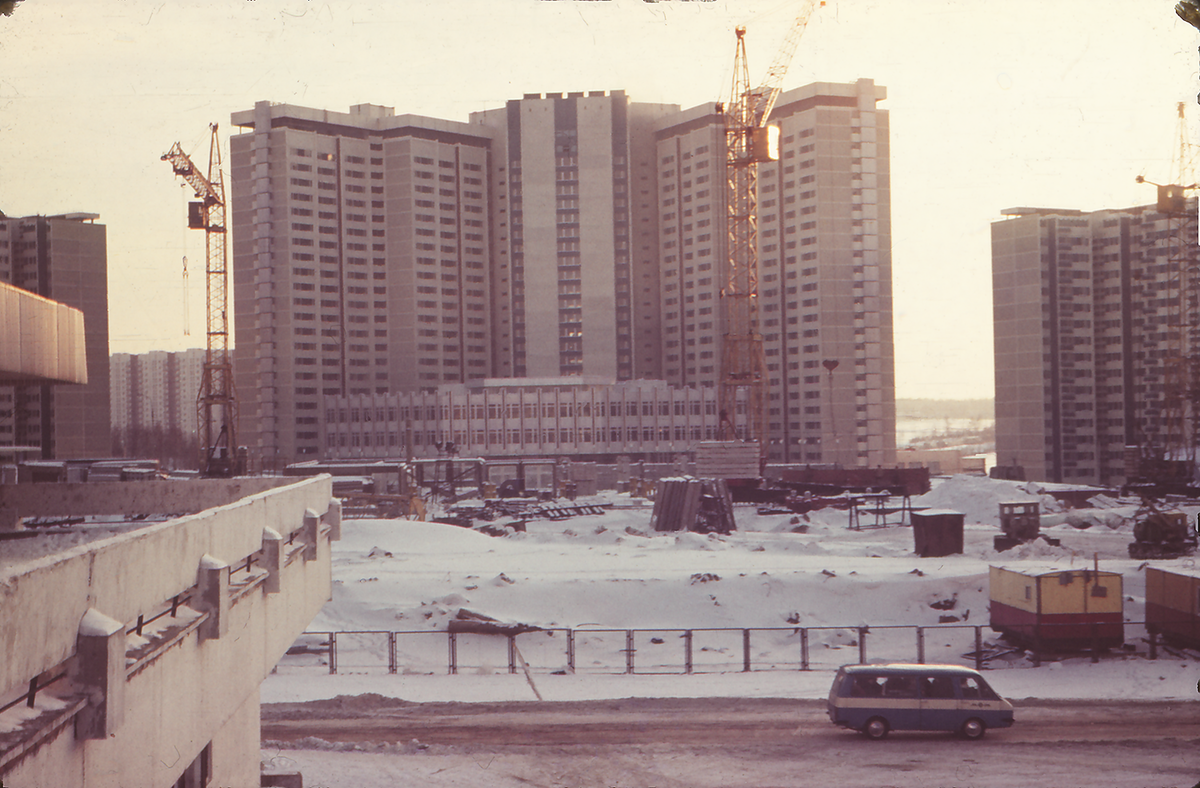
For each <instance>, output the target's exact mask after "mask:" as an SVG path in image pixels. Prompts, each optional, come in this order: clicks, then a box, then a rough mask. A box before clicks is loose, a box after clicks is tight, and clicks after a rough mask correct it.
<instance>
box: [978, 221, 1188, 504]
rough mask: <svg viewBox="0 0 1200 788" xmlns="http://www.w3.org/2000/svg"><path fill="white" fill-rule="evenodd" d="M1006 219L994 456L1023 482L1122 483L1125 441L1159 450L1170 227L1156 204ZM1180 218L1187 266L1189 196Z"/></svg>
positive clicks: (996, 226)
mask: <svg viewBox="0 0 1200 788" xmlns="http://www.w3.org/2000/svg"><path fill="white" fill-rule="evenodd" d="M1004 214H1005V215H1006V216H1007V217H1009V218H1007V219H1005V220H1003V221H998V222H995V223H993V224H992V277H993V304H994V306H993V310H994V326H995V332H994V336H995V340H994V341H995V365H996V451H997V461H998V463H999V464H1001V465H1020V466H1023V467H1024V469H1025V474H1026V477H1027V478H1031V479H1039V480H1046V481H1054V482H1079V483H1091V484H1106V485H1107V484H1121V483H1124V482H1125V481H1127V480H1128V479H1127V468H1126V457H1127V451H1126V447H1135V448H1134V453H1135V454H1136V453H1137V452H1138V451H1140V450H1141V448H1143V447H1148V446H1162V445H1163V437H1164V436H1163V433H1164V430H1166V424H1165V418H1166V413H1165V410H1164V402H1165V400H1164V393H1165V389H1166V385H1165V384H1166V377H1167V373H1168V369H1167V367H1168V364H1167V361H1168V359H1169V358H1170V357H1171V356H1172V353H1173V352H1178V347H1176V350H1175V351H1173V350H1172V347H1173V342H1175V341H1176V340H1172V337H1173V336H1174V337H1179V336H1181V335H1180V329H1179V327H1178V314H1176V316H1175V317H1174V318H1173V317H1172V309H1173V307H1172V305H1171V303H1170V302H1171V300H1172V298H1171V297H1170V293H1171V292H1172V290H1174V291H1175V292H1176V293H1178V288H1177V286H1176V287H1172V284H1171V281H1172V277H1173V276H1174V274H1173V273H1172V268H1173V267H1177V265H1178V263H1177V262H1176V263H1172V261H1171V255H1172V252H1171V247H1172V243H1173V240H1172V239H1173V236H1174V235H1175V233H1174V230H1173V229H1172V228H1171V227H1170V226H1169V221H1168V218H1167V216H1165V215H1164V214H1161V213H1158V212H1157V211H1156V208H1155V206H1153V205H1145V206H1139V207H1134V208H1128V209H1120V210H1104V211H1095V212H1091V213H1083V212H1080V211H1073V210H1057V209H1042V208H1012V209H1009V210H1006V211H1004ZM1187 215H1188V217H1189V218H1188V220H1187V222H1188V226H1187V227H1186V228H1185V229H1184V235H1186V237H1187V238H1189V239H1191V242H1190V243H1189V244H1188V245H1187V246H1186V249H1187V250H1188V251H1187V254H1188V255H1190V260H1189V261H1187V262H1186V263H1185V265H1186V267H1187V268H1189V269H1190V270H1195V268H1196V265H1197V262H1200V260H1197V249H1196V246H1195V243H1194V241H1195V238H1196V224H1195V217H1196V208H1195V203H1194V201H1192V202H1191V207H1190V210H1189V211H1188V214H1187ZM1194 287H1195V284H1194V283H1193V284H1191V285H1190V286H1187V287H1185V290H1187V292H1186V293H1185V295H1186V297H1188V298H1190V299H1192V300H1193V301H1194V298H1195V295H1194V292H1191V290H1192V288H1194ZM1176 298H1178V295H1177V296H1176ZM1183 341H1184V342H1188V343H1190V342H1192V341H1193V340H1192V339H1187V338H1185V339H1183Z"/></svg>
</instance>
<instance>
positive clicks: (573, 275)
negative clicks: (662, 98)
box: [471, 90, 679, 380]
mask: <svg viewBox="0 0 1200 788" xmlns="http://www.w3.org/2000/svg"><path fill="white" fill-rule="evenodd" d="M678 111H679V107H678V105H674V104H641V103H634V102H631V101H630V100H629V98H628V97H627V96H626V95H625V92H624V91H622V90H614V91H611V92H604V91H593V92H589V93H565V94H530V95H526V96H525V97H524V98H522V99H520V100H514V101H509V102H508V103H507V104H506V106H505V107H504V108H503V109H495V110H488V111H485V112H476V113H473V114H472V115H471V123H472V125H475V126H477V127H478V128H479V130H480V133H481V134H488V135H490V136H491V137H492V138H493V139H494V140H495V142H494V144H493V147H492V205H491V210H492V222H493V227H494V228H495V233H496V238H495V250H496V255H495V257H494V258H493V292H494V294H495V305H494V306H495V309H496V311H495V313H494V320H493V331H494V334H493V361H494V366H495V369H494V373H495V374H496V375H497V376H500V377H534V378H544V377H555V376H559V375H571V376H577V375H598V376H601V377H605V378H609V379H612V380H630V379H633V378H657V377H659V376H660V375H661V364H660V358H659V353H660V346H661V343H660V341H659V332H660V325H659V312H658V265H657V251H658V237H657V235H658V227H657V219H656V215H657V209H658V204H657V200H656V194H655V191H656V190H655V183H654V180H655V179H654V173H655V170H654V156H655V152H654V145H655V143H654V126H655V125H656V123H657V122H659V121H660V120H661V119H662V118H663V117H666V116H668V115H672V114H675V113H677V112H678Z"/></svg>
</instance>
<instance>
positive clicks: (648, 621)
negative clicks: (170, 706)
mask: <svg viewBox="0 0 1200 788" xmlns="http://www.w3.org/2000/svg"><path fill="white" fill-rule="evenodd" d="M597 500H600V501H603V502H605V503H610V504H613V506H612V508H610V509H609V510H607V512H606V513H605V514H603V515H588V516H581V517H576V518H573V519H571V520H568V521H562V522H550V521H545V520H533V521H530V522H529V524H528V531H527V532H526V533H510V534H509V535H508V536H504V537H492V536H487V535H485V534H482V533H479V532H476V531H471V530H467V529H463V528H459V527H456V526H452V525H440V524H435V523H424V522H412V521H404V520H347V521H346V522H345V523H344V524H343V536H342V539H341V541H340V542H337V543H335V545H334V564H333V573H334V591H333V599H332V601H330V602H329V603H328V604H327V605H326V606H325V608H324V609H323V610H322V611H321V613H320V615H319V616H318V617H317V619H316V620H315V621H314V622H313V623H312V625H311V626H310V627H309V629H310V631H312V632H322V631H345V630H356V631H363V630H375V631H384V632H386V631H404V632H409V631H416V632H429V633H444V630H445V629H446V626H447V623H448V622H449V621H450V620H451V619H452V618H454V617H455V616H456V615H458V614H459V611H460V610H463V609H466V610H468V611H471V612H473V613H477V614H482V615H486V616H490V617H492V618H495V619H497V620H499V621H502V622H508V623H521V624H527V625H532V626H537V627H542V628H547V629H560V630H561V629H566V628H570V629H574V630H576V631H577V633H578V632H579V630H590V633H588V632H583V633H579V634H577V635H576V672H575V674H573V675H570V674H565V673H564V670H563V669H564V668H565V666H566V650H565V636H564V635H563V634H562V633H561V632H557V633H555V634H547V633H544V632H532V633H527V634H523V635H521V636H520V637H519V638H518V643H519V647H520V650H521V652H522V657H523V658H524V659H525V660H526V661H527V662H528V663H529V665H530V668H531V682H532V683H533V684H534V685H535V686H536V691H537V692H539V693H540V694H541V696H542V697H543V698H544V699H545V700H548V701H552V700H585V699H604V698H621V697H638V696H641V697H701V696H748V697H794V698H821V697H824V696H825V695H826V694H827V692H828V688H829V682H830V677H831V671H832V670H833V669H835V668H836V667H837V666H838V665H840V664H844V663H850V662H857V661H858V646H857V641H856V635H857V632H856V630H855V629H853V628H855V627H859V626H870V627H872V628H873V629H872V631H871V632H870V634H869V635H868V641H867V654H868V659H870V660H871V661H876V660H880V661H894V660H909V661H911V660H912V659H913V658H914V657H915V644H914V630H912V629H897V630H885V629H879V627H884V626H889V625H890V626H903V627H913V626H932V625H937V624H938V623H939V620H945V619H946V618H948V617H953V618H954V619H956V621H952V622H950V623H956V624H959V625H962V627H963V628H962V629H960V630H953V631H950V632H941V631H937V632H930V631H928V630H927V636H926V644H925V647H926V659H927V661H953V662H959V663H962V664H972V663H971V660H969V659H968V658H966V657H964V654H965V653H966V652H968V651H970V650H971V649H973V648H974V631H973V627H974V626H976V625H983V626H984V629H983V635H984V637H985V639H986V642H987V643H988V644H990V645H997V646H999V645H1001V643H1000V641H999V638H998V637H997V636H996V634H995V633H993V632H992V631H991V630H990V629H988V628H987V626H986V625H987V623H988V612H987V608H988V566H989V565H990V564H1004V565H1012V564H1020V563H1022V562H1028V563H1031V564H1032V563H1036V564H1038V565H1039V566H1046V565H1048V564H1049V565H1055V566H1058V567H1060V568H1070V567H1078V568H1083V567H1090V566H1092V565H1093V563H1094V562H1095V561H1099V564H1100V567H1101V569H1105V570H1109V571H1115V572H1120V573H1121V574H1122V575H1123V576H1124V597H1125V618H1126V620H1127V621H1142V620H1144V604H1145V600H1144V571H1143V569H1144V562H1142V561H1134V560H1131V559H1129V558H1128V557H1127V553H1126V545H1127V544H1128V542H1129V541H1130V540H1131V538H1132V534H1131V532H1132V522H1131V519H1130V518H1131V517H1132V515H1133V513H1134V512H1135V511H1136V505H1135V504H1133V503H1124V504H1121V505H1114V503H1113V502H1111V501H1099V503H1100V504H1101V507H1102V508H1097V509H1088V510H1074V511H1066V510H1065V509H1064V507H1062V506H1061V505H1059V504H1058V503H1057V502H1056V501H1054V499H1053V498H1050V497H1049V496H1048V495H1045V494H1044V491H1043V490H1042V489H1041V488H1040V487H1039V486H1037V485H1034V484H1024V483H1016V482H1005V481H996V480H990V479H984V478H977V477H965V476H962V477H953V478H951V479H948V480H943V481H940V482H939V483H937V484H936V486H935V488H934V490H933V491H932V492H930V493H929V494H927V495H925V496H922V497H921V498H918V499H914V501H913V505H914V506H918V507H931V508H938V509H952V510H956V511H960V512H963V513H964V514H965V516H966V523H967V525H966V528H965V543H966V547H965V551H964V553H963V554H962V555H954V556H947V557H944V558H920V557H918V556H916V555H915V553H914V551H913V536H912V530H911V528H907V527H900V526H894V525H893V526H887V527H881V528H864V529H863V530H852V529H850V528H849V527H848V524H849V517H848V515H847V513H846V512H845V511H840V510H834V509H827V510H822V511H818V512H813V513H810V514H809V515H800V516H795V515H790V514H771V515H759V514H757V513H756V512H755V510H754V509H753V508H743V507H738V509H737V520H738V528H739V530H738V531H737V532H736V533H734V534H731V535H729V536H701V535H698V534H689V533H682V534H656V533H654V532H652V531H650V530H649V521H650V514H651V508H652V505H651V503H650V502H647V501H640V500H637V499H631V498H629V497H628V496H627V495H617V494H615V493H610V494H607V495H604V496H600V497H599V498H598V499H597ZM1018 500H1038V501H1039V502H1040V503H1041V505H1042V506H1041V511H1042V513H1043V528H1042V530H1043V533H1045V534H1047V535H1049V536H1053V537H1055V538H1057V539H1060V540H1061V543H1062V544H1061V547H1052V546H1050V545H1048V544H1046V543H1045V542H1037V543H1034V544H1030V545H1026V546H1023V547H1020V548H1017V549H1015V550H1010V551H1008V552H1005V553H997V552H995V551H994V550H993V549H992V537H993V536H994V535H996V534H997V533H998V532H999V530H998V527H997V521H998V517H997V513H998V505H997V504H998V503H999V502H1001V501H1018ZM588 502H591V501H588ZM1186 511H1187V512H1188V514H1189V516H1191V517H1193V518H1194V517H1195V513H1196V511H1197V509H1195V508H1192V509H1186ZM869 521H870V519H869V518H864V519H863V522H864V523H867V522H869ZM1193 563H1194V561H1193V559H1177V560H1172V561H1161V562H1159V561H1156V562H1155V564H1156V565H1163V566H1180V567H1183V566H1192V565H1193ZM935 605H936V606H935ZM798 627H806V628H809V627H843V628H844V629H814V630H810V632H809V642H808V648H809V656H810V661H811V666H812V668H813V670H811V671H807V672H801V671H799V670H798V669H796V668H797V667H798V663H799V659H800V657H799V654H800V651H799V649H800V645H799V634H798V632H797V631H796V628H798ZM722 628H735V629H740V628H751V629H756V630H757V629H761V630H770V631H762V632H755V633H754V635H753V638H754V639H753V644H752V658H753V663H754V666H755V668H756V670H755V671H754V672H751V673H743V672H742V671H741V667H742V662H741V660H742V650H741V649H742V640H741V632H729V631H724V632H722V631H716V630H721V629H722ZM626 629H656V630H660V632H659V633H658V636H657V637H654V634H655V633H645V634H643V635H639V638H640V639H639V641H638V642H637V644H636V646H637V649H636V657H637V660H638V667H637V670H638V674H637V675H632V676H628V675H622V673H623V670H624V662H623V660H624V656H623V654H624V651H623V650H624V648H625V641H624V633H623V632H601V631H600V630H626ZM684 629H693V630H704V631H698V632H696V634H695V635H694V641H693V654H694V659H695V662H696V670H697V671H699V672H698V673H697V674H694V675H678V674H680V673H682V666H683V648H684V647H683V644H682V640H681V633H680V632H678V631H675V630H684ZM665 630H672V631H670V632H668V631H665ZM710 630H711V631H710ZM1144 635H1145V632H1144V630H1143V629H1142V627H1140V626H1135V625H1130V626H1128V627H1127V628H1126V640H1127V644H1128V646H1130V647H1132V651H1118V652H1113V653H1112V654H1110V655H1108V656H1106V657H1104V658H1103V659H1102V660H1101V662H1099V663H1098V664H1092V663H1091V661H1090V659H1089V658H1088V657H1087V656H1086V655H1083V656H1072V657H1068V658H1063V659H1060V660H1057V661H1049V660H1048V661H1046V662H1043V664H1042V666H1041V667H1033V663H1032V662H1031V661H1030V660H1029V659H1028V658H1027V656H1026V655H1023V654H1021V653H1019V652H1018V653H1014V654H1009V655H1007V656H1006V657H1005V658H1003V659H994V660H991V661H990V663H989V668H991V669H993V670H992V672H991V674H990V681H991V683H992V684H993V685H994V686H995V687H996V688H997V690H999V691H1000V692H1001V693H1002V694H1004V695H1006V696H1008V697H1010V698H1014V699H1021V698H1139V699H1193V698H1195V697H1196V679H1197V675H1196V674H1197V665H1198V663H1196V662H1194V661H1187V660H1180V659H1178V658H1175V657H1172V656H1169V655H1166V654H1162V653H1160V658H1159V659H1158V660H1157V661H1151V660H1149V659H1147V658H1146V643H1145V642H1144V640H1143V638H1144ZM504 640H505V639H504V638H495V637H487V636H482V635H468V636H461V637H460V643H459V674H458V675H447V666H446V659H447V657H446V653H447V652H446V636H445V634H429V635H427V636H419V635H403V636H400V637H399V638H398V640H397V651H398V656H397V660H398V662H399V665H400V670H399V673H398V674H396V675H389V674H388V672H387V668H386V664H387V662H386V637H385V636H341V637H339V646H340V650H339V673H338V675H330V674H329V673H328V668H327V667H324V666H323V665H322V664H321V659H320V656H319V655H317V654H309V655H302V656H292V657H287V658H285V659H284V661H283V662H282V663H281V665H280V666H279V668H278V670H277V672H276V673H275V674H274V675H272V676H270V677H269V678H268V680H267V681H266V682H265V684H264V685H263V690H262V700H263V702H264V703H271V702H282V701H296V700H311V699H317V698H327V697H334V696H337V695H353V694H360V693H366V692H374V693H379V694H381V695H387V696H393V697H398V698H403V699H406V700H412V701H484V700H486V701H498V700H499V701H503V700H514V701H519V700H532V699H533V698H534V689H533V687H531V686H530V681H527V680H526V677H525V676H523V675H509V673H508V664H507V651H506V643H505V642H504ZM652 672H653V673H654V674H653V675H651V673H652Z"/></svg>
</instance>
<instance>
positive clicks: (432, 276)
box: [230, 102, 492, 463]
mask: <svg viewBox="0 0 1200 788" xmlns="http://www.w3.org/2000/svg"><path fill="white" fill-rule="evenodd" d="M233 125H234V126H235V127H238V128H240V129H242V130H243V131H244V132H245V133H242V134H239V135H236V136H234V137H233V138H232V139H231V140H230V153H231V160H232V176H233V177H232V181H233V190H232V205H233V220H232V226H233V237H234V245H233V265H234V286H233V292H234V309H235V315H236V329H235V331H236V338H237V343H236V344H237V349H236V350H235V352H234V370H235V381H236V386H237V395H238V398H239V401H240V403H241V406H240V428H239V429H240V433H239V434H240V435H241V442H242V443H243V444H244V445H247V446H248V447H249V449H250V454H251V457H252V458H257V459H258V460H259V461H261V462H266V463H275V462H277V461H292V460H296V459H305V458H313V457H316V456H317V455H318V453H319V447H320V442H319V439H320V427H319V416H320V412H321V403H322V398H323V397H326V396H361V395H364V394H375V393H382V392H387V391H404V390H412V389H416V388H419V387H422V386H426V387H436V386H438V385H440V384H442V383H447V382H463V381H467V380H473V379H482V378H484V377H486V376H487V375H488V374H489V372H490V357H491V349H490V348H489V346H488V344H489V338H490V337H489V331H488V328H489V320H490V317H489V310H490V307H491V304H492V298H491V294H490V292H489V287H490V282H489V280H488V264H489V260H490V257H489V254H490V246H491V239H490V238H489V235H488V231H489V228H488V213H487V206H488V202H487V199H488V198H487V184H486V182H485V179H486V178H487V163H488V153H489V150H490V145H491V142H490V140H489V138H488V137H487V136H485V135H481V134H480V133H479V130H478V129H476V128H474V127H471V126H468V125H467V124H464V123H455V122H451V121H444V120H436V119H432V118H422V117H417V116H414V115H400V116H397V115H395V114H394V113H393V111H392V109H391V108H390V107H379V106H375V105H370V104H364V105H358V106H355V107H352V108H351V110H350V112H349V113H339V112H327V111H324V110H315V109H307V108H304V107H293V106H289V105H276V104H269V103H267V102H259V103H258V104H256V105H255V108H254V109H253V110H248V111H245V112H238V113H234V115H233ZM252 461H253V460H252Z"/></svg>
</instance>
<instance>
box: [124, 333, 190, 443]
mask: <svg viewBox="0 0 1200 788" xmlns="http://www.w3.org/2000/svg"><path fill="white" fill-rule="evenodd" d="M204 354H205V351H204V349H203V348H191V349H189V350H184V351H181V352H178V353H169V352H167V351H164V350H152V351H150V352H149V353H139V354H132V353H113V354H112V356H111V357H110V358H109V369H110V381H111V392H112V394H111V399H112V403H111V408H112V427H113V431H114V433H118V434H124V435H128V434H129V433H130V431H131V430H134V429H140V430H156V429H157V430H162V431H166V432H170V431H172V430H178V431H179V432H180V433H181V434H182V435H184V436H187V437H190V438H198V436H199V431H198V429H197V424H198V421H199V410H198V408H197V405H196V399H197V396H198V395H199V392H200V379H201V377H202V374H203V370H204Z"/></svg>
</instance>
